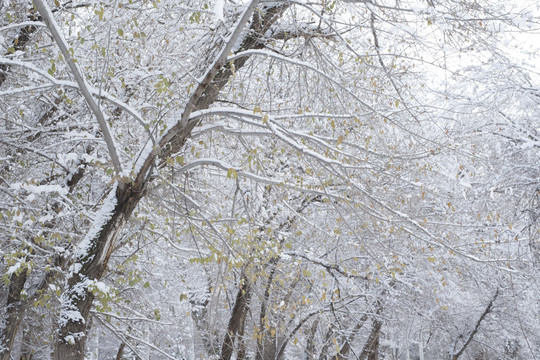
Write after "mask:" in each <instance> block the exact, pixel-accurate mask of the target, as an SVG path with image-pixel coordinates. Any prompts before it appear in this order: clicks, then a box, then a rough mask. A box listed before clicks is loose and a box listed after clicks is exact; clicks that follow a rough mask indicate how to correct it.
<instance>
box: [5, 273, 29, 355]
mask: <svg viewBox="0 0 540 360" xmlns="http://www.w3.org/2000/svg"><path fill="white" fill-rule="evenodd" d="M27 274H28V272H27V271H26V269H21V271H19V272H15V273H13V274H11V277H10V279H9V280H10V283H9V292H8V298H7V307H6V313H5V315H4V317H5V319H6V320H5V325H4V327H3V328H2V332H1V333H0V341H1V344H0V345H1V346H0V359H1V360H10V359H11V356H10V353H11V349H12V348H13V344H14V343H15V336H16V335H17V332H18V330H19V326H20V325H21V321H22V318H23V316H24V312H23V311H21V306H20V305H21V291H22V290H23V289H24V284H25V283H26V277H27ZM1 349H4V350H3V351H1Z"/></svg>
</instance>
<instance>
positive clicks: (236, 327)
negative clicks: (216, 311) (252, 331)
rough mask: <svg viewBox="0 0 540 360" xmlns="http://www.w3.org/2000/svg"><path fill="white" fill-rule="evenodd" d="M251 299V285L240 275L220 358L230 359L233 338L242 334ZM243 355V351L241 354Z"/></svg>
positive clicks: (221, 359)
mask: <svg viewBox="0 0 540 360" xmlns="http://www.w3.org/2000/svg"><path fill="white" fill-rule="evenodd" d="M250 299H251V286H250V285H249V283H248V281H247V278H246V277H245V275H242V278H241V280H240V286H239V288H238V293H237V294H236V301H235V303H234V307H233V310H232V313H231V317H230V318H229V324H228V325H227V331H226V333H225V338H224V339H223V345H222V346H221V355H220V357H219V358H220V360H230V359H231V356H232V354H233V351H234V340H235V339H236V338H238V340H239V342H240V341H241V340H240V337H241V336H243V335H244V327H245V321H246V316H247V313H248V310H249V301H250ZM243 355H244V356H245V353H244V354H243Z"/></svg>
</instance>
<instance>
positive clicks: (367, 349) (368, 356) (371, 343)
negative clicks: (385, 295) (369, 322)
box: [359, 300, 383, 360]
mask: <svg viewBox="0 0 540 360" xmlns="http://www.w3.org/2000/svg"><path fill="white" fill-rule="evenodd" d="M382 310H383V308H382V303H381V301H380V300H377V311H376V314H375V317H374V318H373V327H372V328H371V332H370V334H369V337H368V339H367V341H366V343H365V344H364V348H363V349H362V353H361V354H360V357H359V359H360V360H378V359H379V339H380V335H381V328H382V321H381V320H380V319H379V318H378V316H379V315H380V314H381V312H382Z"/></svg>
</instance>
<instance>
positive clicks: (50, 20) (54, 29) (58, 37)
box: [34, 0, 122, 174]
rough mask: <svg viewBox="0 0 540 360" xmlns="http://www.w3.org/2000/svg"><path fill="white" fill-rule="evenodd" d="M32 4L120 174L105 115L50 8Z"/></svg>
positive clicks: (118, 161) (39, 3)
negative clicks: (62, 59)
mask: <svg viewBox="0 0 540 360" xmlns="http://www.w3.org/2000/svg"><path fill="white" fill-rule="evenodd" d="M34 4H35V6H36V8H37V9H38V11H39V13H40V14H41V16H42V17H43V20H44V21H45V23H46V24H47V27H48V28H49V31H50V32H51V34H52V36H53V38H54V40H55V41H56V43H57V44H58V47H59V48H60V51H61V52H62V54H63V55H64V58H65V59H66V62H67V64H68V66H69V68H70V69H71V72H72V73H73V76H74V77H75V80H76V81H77V84H78V85H79V90H80V91H81V93H82V95H83V96H84V99H85V100H86V102H87V104H88V106H89V107H90V109H91V110H92V112H93V113H94V115H95V116H96V119H97V122H98V124H99V127H100V128H101V131H102V132H103V138H104V139H105V143H106V144H107V149H108V150H109V155H110V157H111V161H112V163H113V166H114V169H115V171H116V173H117V174H121V173H122V165H121V164H120V160H119V158H118V155H117V153H116V144H115V142H114V139H113V137H112V136H111V132H110V130H109V126H108V125H107V121H106V119H105V115H104V114H103V112H102V110H101V108H100V107H99V105H98V104H97V103H96V101H95V100H94V98H93V96H92V93H91V92H90V90H89V86H88V84H87V83H86V80H85V79H84V77H83V75H82V73H81V71H80V69H79V67H78V66H77V64H75V62H74V61H73V59H72V57H71V54H70V51H69V49H68V44H67V42H66V40H65V39H64V37H63V36H62V33H61V30H60V28H59V27H58V24H57V23H56V21H55V20H54V17H53V14H52V12H51V10H50V9H49V7H48V6H47V5H46V4H45V3H44V2H43V0H35V1H34Z"/></svg>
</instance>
